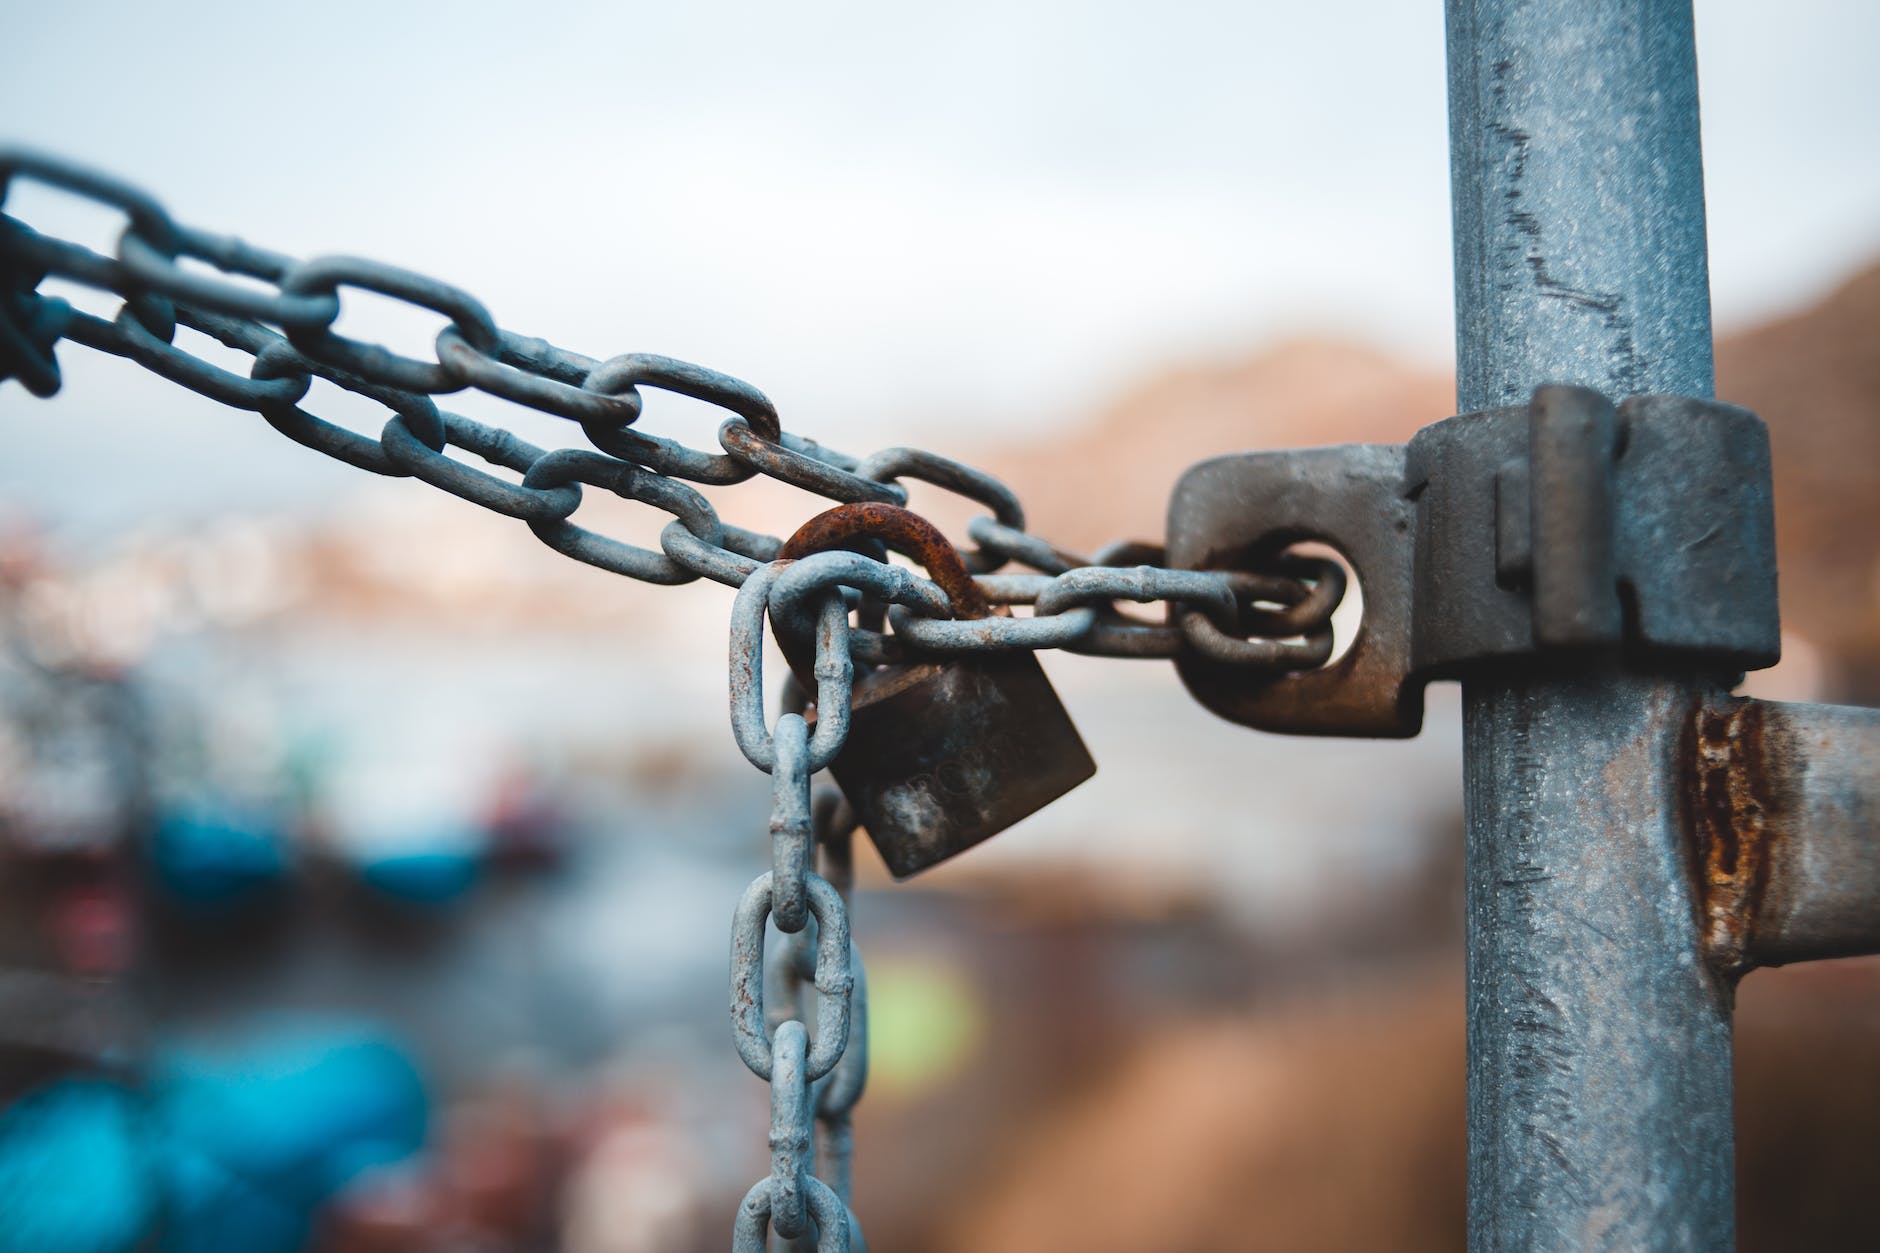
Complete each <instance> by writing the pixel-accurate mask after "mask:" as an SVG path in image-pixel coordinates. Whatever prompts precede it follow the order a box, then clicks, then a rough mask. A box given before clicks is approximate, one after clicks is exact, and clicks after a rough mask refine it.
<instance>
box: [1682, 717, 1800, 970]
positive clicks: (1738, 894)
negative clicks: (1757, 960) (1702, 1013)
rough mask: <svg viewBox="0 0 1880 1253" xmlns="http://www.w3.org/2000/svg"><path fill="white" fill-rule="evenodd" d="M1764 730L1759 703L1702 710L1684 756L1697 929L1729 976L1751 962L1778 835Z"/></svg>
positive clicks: (1715, 961) (1743, 968) (1769, 881)
mask: <svg viewBox="0 0 1880 1253" xmlns="http://www.w3.org/2000/svg"><path fill="white" fill-rule="evenodd" d="M1765 730H1766V728H1765V726H1764V708H1763V705H1762V704H1761V702H1758V701H1754V700H1737V701H1732V702H1730V703H1729V704H1727V705H1723V706H1704V707H1700V708H1699V709H1698V710H1697V712H1696V713H1695V714H1694V715H1693V716H1692V719H1691V740H1690V751H1689V752H1687V753H1686V754H1685V771H1686V777H1685V787H1686V801H1687V804H1688V805H1689V812H1690V834H1691V848H1690V852H1691V862H1692V873H1693V875H1694V877H1695V881H1696V889H1697V890H1696V892H1695V893H1694V895H1695V897H1696V901H1697V909H1698V927H1699V930H1700V931H1701V932H1702V934H1703V939H1704V947H1705V949H1706V950H1707V951H1708V952H1709V954H1710V957H1711V960H1712V962H1714V963H1715V964H1716V966H1717V967H1718V969H1719V970H1720V971H1722V972H1723V973H1725V974H1728V975H1740V974H1742V973H1744V972H1745V971H1747V970H1748V969H1749V967H1750V965H1751V964H1752V963H1751V962H1750V960H1749V953H1750V950H1751V949H1752V947H1753V945H1754V940H1755V927H1756V921H1757V919H1758V917H1759V916H1760V915H1761V914H1762V911H1763V906H1764V897H1765V896H1766V895H1767V894H1768V893H1769V891H1770V883H1771V881H1772V878H1773V875H1772V870H1773V866H1774V861H1775V856H1776V852H1777V850H1776V848H1775V844H1776V842H1777V840H1778V838H1779V835H1780V824H1779V823H1774V822H1772V821H1771V814H1772V812H1773V807H1772V803H1771V796H1770V793H1771V788H1770V778H1771V773H1770V761H1769V746H1768V742H1767V739H1766V736H1765Z"/></svg>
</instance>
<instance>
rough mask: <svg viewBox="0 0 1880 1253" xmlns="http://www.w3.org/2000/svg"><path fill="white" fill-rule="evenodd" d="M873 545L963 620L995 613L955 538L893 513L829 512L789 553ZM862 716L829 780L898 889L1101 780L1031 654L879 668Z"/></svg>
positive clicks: (806, 656) (801, 655) (798, 641)
mask: <svg viewBox="0 0 1880 1253" xmlns="http://www.w3.org/2000/svg"><path fill="white" fill-rule="evenodd" d="M866 540H879V541H881V542H882V543H884V544H886V545H887V546H888V547H889V548H892V549H894V550H895V551H896V552H899V553H903V554H905V555H906V556H908V557H910V558H912V559H913V560H914V561H916V562H918V563H920V564H921V565H922V566H924V567H925V568H926V570H927V574H928V576H929V577H930V578H931V579H932V580H933V582H935V583H936V584H938V585H939V586H940V588H941V590H943V591H945V592H946V594H947V596H948V598H949V599H950V600H951V601H952V604H953V610H954V614H955V616H956V617H962V618H983V617H986V616H988V615H990V614H991V613H992V612H993V609H992V607H991V606H990V605H989V604H988V603H987V602H986V598H985V596H984V595H983V594H982V593H981V592H980V590H979V588H978V585H976V584H975V583H974V582H973V579H972V576H971V574H969V573H968V572H967V569H966V565H965V562H964V560H963V559H962V558H961V556H960V553H959V551H958V550H957V549H956V548H954V547H953V545H952V543H951V542H949V541H948V540H947V538H946V536H944V535H942V534H941V533H940V531H939V529H938V528H937V527H935V526H934V525H933V524H932V523H930V522H928V521H927V520H926V519H925V518H922V517H920V516H919V515H918V514H915V513H911V512H909V511H908V510H906V509H900V508H897V507H895V506H893V505H884V504H873V503H864V504H852V505H842V506H839V507H837V508H835V509H831V510H829V511H827V512H826V513H822V514H819V515H817V516H816V517H814V518H812V519H810V521H809V522H807V523H806V524H804V526H803V528H802V529H801V530H799V531H798V532H797V533H796V534H795V535H793V536H791V537H790V540H789V542H788V543H786V544H785V545H784V547H783V551H782V552H781V553H780V554H779V555H780V556H782V557H785V558H791V559H797V558H802V557H806V556H808V555H809V554H811V553H815V552H822V551H825V550H828V549H832V548H847V547H852V546H854V545H856V544H858V543H859V542H861V541H866ZM774 621H775V619H774V617H773V622H774ZM777 637H778V642H779V644H780V645H781V646H782V647H783V650H784V656H785V657H786V658H787V659H788V660H789V661H790V664H791V667H792V669H794V670H795V671H796V672H797V674H798V675H799V676H807V675H808V674H809V667H810V663H811V657H810V652H809V649H808V647H807V642H808V641H807V638H806V637H805V636H804V635H802V634H801V633H799V632H795V631H792V630H791V629H790V625H789V624H778V631H777ZM812 687H813V685H812ZM851 708H852V710H853V715H852V719H851V722H850V727H849V735H848V739H847V741H846V742H845V743H844V744H843V747H842V750H841V752H839V753H838V754H837V755H836V758H835V761H834V762H833V763H832V764H831V765H830V773H832V774H833V775H835V779H836V782H837V784H839V785H840V786H841V788H842V792H843V794H844V795H845V796H847V797H848V800H849V804H850V806H851V807H852V808H853V809H854V810H855V813H856V816H857V817H859V818H860V819H861V823H862V827H863V829H864V830H866V831H867V832H868V835H869V838H870V839H872V840H873V841H874V842H875V847H876V848H877V849H878V850H880V852H881V859H882V861H884V862H886V863H887V866H888V870H889V872H890V873H892V874H893V875H894V877H895V878H897V879H905V878H907V877H908V876H909V875H913V874H918V873H919V872H920V871H922V870H925V869H926V868H927V867H929V866H932V865H934V864H935V863H937V862H942V861H945V860H946V859H947V858H949V857H954V856H957V855H958V854H960V853H962V852H964V851H965V850H967V849H969V848H971V847H972V846H973V845H975V844H978V843H981V842H982V841H984V840H987V839H990V838H991V837H992V836H994V835H997V834H998V833H999V832H1001V831H1003V830H1005V829H1006V828H1007V827H1009V826H1011V825H1012V824H1013V823H1015V822H1017V821H1019V820H1020V819H1021V818H1025V817H1028V816H1030V815H1031V814H1034V813H1036V812H1037V811H1038V810H1040V809H1043V808H1044V807H1045V806H1046V805H1049V804H1050V803H1051V802H1052V801H1054V800H1056V799H1057V798H1058V797H1060V796H1062V795H1064V794H1065V793H1066V792H1068V791H1070V790H1071V789H1072V788H1074V787H1076V786H1077V785H1078V784H1080V783H1082V782H1083V781H1084V780H1085V779H1088V778H1089V777H1090V776H1091V775H1093V774H1095V773H1096V772H1097V766H1096V763H1095V762H1094V761H1092V760H1091V758H1090V753H1089V750H1087V749H1086V748H1085V747H1084V742H1083V740H1082V739H1081V738H1080V737H1079V736H1078V734H1077V728H1076V727H1075V726H1073V725H1072V724H1071V719H1070V715H1069V714H1068V713H1066V712H1065V710H1064V705H1063V703H1062V702H1061V701H1059V700H1058V696H1057V692H1056V691H1054V690H1053V689H1052V687H1051V681H1050V680H1049V679H1047V678H1046V677H1045V673H1044V668H1043V667H1042V666H1040V665H1039V664H1038V659H1037V658H1036V657H1034V656H1033V655H1032V654H1031V653H1029V652H1000V653H977V654H971V655H968V656H962V657H955V658H948V659H945V660H937V661H912V662H906V663H898V664H893V665H884V666H877V667H875V668H873V669H872V670H868V671H862V672H858V673H857V675H856V683H855V695H854V699H853V701H852V702H851ZM811 716H813V714H812V715H811Z"/></svg>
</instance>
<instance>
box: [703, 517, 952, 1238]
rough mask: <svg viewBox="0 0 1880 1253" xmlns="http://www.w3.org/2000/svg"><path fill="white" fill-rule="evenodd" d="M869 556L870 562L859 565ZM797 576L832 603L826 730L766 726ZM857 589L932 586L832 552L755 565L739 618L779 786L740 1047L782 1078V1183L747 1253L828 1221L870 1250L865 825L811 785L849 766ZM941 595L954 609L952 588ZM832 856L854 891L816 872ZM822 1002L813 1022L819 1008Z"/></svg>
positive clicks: (820, 696)
mask: <svg viewBox="0 0 1880 1253" xmlns="http://www.w3.org/2000/svg"><path fill="white" fill-rule="evenodd" d="M854 563H860V565H859V567H855V568H852V567H854ZM792 576H795V581H796V588H795V591H794V595H795V596H796V597H797V598H799V599H800V598H803V597H807V596H811V595H817V596H820V598H821V607H820V609H819V611H818V612H817V613H816V615H815V624H816V661H815V665H814V672H815V678H816V688H817V722H816V729H815V732H814V733H812V732H811V730H810V727H809V723H808V721H807V720H806V719H805V718H804V716H803V715H802V714H801V713H797V712H785V713H783V714H782V715H780V716H779V717H778V719H777V721H776V724H775V725H774V726H773V727H771V728H770V729H768V730H766V729H765V725H764V724H765V715H764V710H763V646H764V637H763V623H764V619H765V617H766V615H767V614H772V615H775V614H778V613H779V605H780V604H781V603H782V600H783V597H784V595H785V591H784V585H785V583H786V582H787V581H788V580H789V579H791V577H792ZM844 580H857V581H860V582H862V583H863V584H864V586H868V587H870V588H871V589H872V590H876V591H880V592H883V593H884V594H889V595H896V596H898V597H901V598H903V599H910V600H916V601H918V600H919V599H920V597H921V592H922V589H921V587H920V585H921V584H923V583H924V582H925V581H924V580H921V579H917V578H916V577H915V576H913V575H911V574H909V573H908V572H907V571H905V570H900V569H897V568H895V567H892V566H888V565H885V564H883V563H881V562H875V561H870V560H868V559H867V558H864V557H861V556H858V555H857V554H854V553H835V552H831V553H818V554H816V555H815V556H814V557H810V558H806V559H804V560H802V561H776V562H771V563H770V564H768V565H765V566H763V567H762V568H760V569H759V570H757V571H755V572H754V573H753V574H752V576H751V577H750V578H748V579H747V580H745V582H744V585H743V586H742V587H741V588H740V589H739V590H738V597H737V602H736V604H735V605H734V609H733V617H732V628H731V667H730V668H731V673H732V675H733V683H732V705H733V725H734V728H735V729H736V735H737V738H738V744H739V747H740V748H741V749H743V751H744V753H745V755H746V756H747V757H749V758H750V760H751V763H752V764H753V765H755V766H757V767H758V768H759V769H762V770H767V771H768V772H769V773H770V777H771V807H770V844H771V869H770V872H769V873H768V874H765V875H762V876H760V877H759V878H757V879H756V880H754V881H753V882H752V884H751V886H750V887H749V888H748V889H747V890H746V891H745V894H744V898H743V900H742V901H741V902H740V903H739V905H738V909H737V913H736V914H735V915H734V917H733V921H732V928H731V1021H732V1029H733V1033H734V1036H735V1039H736V1042H737V1047H738V1054H739V1056H740V1057H742V1058H743V1060H744V1063H745V1065H746V1066H748V1067H750V1069H751V1070H752V1072H753V1073H755V1074H757V1075H758V1076H759V1077H760V1078H762V1079H765V1080H767V1081H768V1082H769V1084H770V1154H771V1159H770V1160H771V1165H770V1175H769V1177H768V1178H766V1179H764V1180H762V1181H760V1182H759V1183H758V1184H757V1185H756V1186H754V1187H753V1188H752V1190H751V1192H750V1194H749V1195H748V1196H747V1197H746V1198H745V1203H744V1205H743V1207H741V1209H740V1211H739V1218H738V1226H737V1228H736V1232H735V1236H734V1245H733V1247H734V1248H737V1249H746V1248H749V1249H762V1248H763V1247H764V1240H765V1232H766V1231H768V1230H774V1231H775V1232H776V1233H777V1235H778V1236H779V1237H780V1238H781V1239H783V1240H784V1241H786V1243H787V1246H788V1247H791V1248H806V1247H809V1246H808V1244H807V1241H808V1237H809V1234H810V1232H811V1230H812V1220H813V1223H814V1230H815V1231H816V1233H817V1239H816V1244H815V1246H814V1247H816V1248H817V1249H838V1250H848V1249H851V1248H856V1249H865V1245H864V1244H863V1242H862V1238H861V1226H860V1224H859V1223H858V1222H857V1221H856V1219H855V1216H854V1213H853V1211H852V1210H851V1209H850V1208H849V1156H850V1152H851V1137H850V1134H849V1113H850V1110H851V1109H852V1108H853V1107H854V1105H855V1102H856V1101H857V1100H858V1099H859V1098H860V1096H861V1089H862V1085H863V1082H864V1080H865V1077H866V1069H867V1052H866V1049H867V1045H866V1043H865V1037H866V1033H867V1030H868V1023H867V1016H866V1015H867V1000H866V993H865V992H858V988H860V987H861V984H862V979H861V957H860V954H859V953H858V952H857V951H856V948H855V945H854V943H853V942H852V941H851V939H850V933H849V919H848V888H849V884H850V882H851V880H852V863H851V862H850V859H849V849H848V840H849V839H850V837H851V836H852V834H853V832H854V829H855V824H854V822H853V821H849V822H848V823H847V825H846V829H842V828H841V827H839V825H838V813H837V808H836V807H835V806H833V805H832V804H831V803H830V802H828V801H827V800H822V801H820V802H819V801H818V800H817V799H816V798H814V797H813V796H812V794H811V788H810V779H811V776H812V775H813V774H815V773H816V771H818V770H820V769H822V768H823V767H824V766H826V765H827V764H828V763H829V761H831V760H833V759H834V757H835V755H836V754H837V753H838V752H840V751H841V749H842V745H843V742H844V740H846V739H847V736H848V726H849V706H850V702H851V700H852V698H853V692H854V667H853V664H852V662H851V660H850V658H849V650H848V632H849V608H848V602H847V600H846V599H845V598H844V595H843V592H842V587H841V582H842V581H844ZM929 586H930V585H929ZM931 594H933V595H939V596H940V597H941V598H942V599H943V600H944V593H941V592H940V591H939V589H937V588H933V589H932V593H931ZM838 832H839V834H840V841H841V844H842V847H841V849H840V850H839V851H838V850H836V849H835V848H834V845H835V844H836V843H837V837H838ZM819 848H821V849H822V850H823V852H824V855H825V867H826V868H828V869H830V870H832V871H833V872H834V873H835V874H837V876H838V877H839V879H840V880H841V884H842V886H841V887H840V888H838V887H837V886H835V885H834V884H832V883H831V882H830V881H829V880H828V879H826V878H824V877H823V876H822V875H820V874H818V873H816V872H815V871H813V870H812V869H811V868H810V866H811V861H812V859H813V858H814V857H815V855H816V853H817V851H818V849H819ZM767 921H769V922H774V923H776V926H777V930H778V931H779V932H780V933H782V935H783V937H784V946H783V948H784V951H783V953H782V961H781V963H780V965H779V968H778V973H779V974H780V976H781V978H782V982H783V988H784V995H783V997H782V998H781V999H782V1002H783V1003H782V1006H781V1008H782V1010H783V1014H782V1017H781V1020H780V1021H778V1022H777V1023H776V1025H775V1026H774V1027H773V1026H771V1025H770V1024H769V1020H768V1019H767V1017H766V1014H765V1007H764V980H765V962H764V950H765V923H766V922H767ZM812 924H813V927H814V940H813V943H812V940H811V934H812ZM812 954H813V956H812ZM811 997H813V999H814V1002H815V1005H814V1012H813V1015H812V1014H811V1012H810V1010H809V1007H808V1006H807V1005H805V1001H806V1000H807V999H810V998H811ZM812 1017H813V1021H814V1023H815V1030H814V1033H813V1034H812V1033H811V1030H810V1027H809V1025H808V1024H809V1022H810V1021H811V1020H812ZM813 1122H814V1123H815V1125H816V1128H817V1129H820V1131H821V1132H822V1134H821V1135H817V1134H816V1133H815V1130H813V1129H812V1123H813ZM812 1154H814V1156H813V1157H812ZM824 1170H831V1171H834V1172H835V1178H836V1186H835V1188H834V1190H833V1191H832V1190H831V1189H830V1188H829V1185H828V1184H827V1183H825V1182H824V1180H823V1179H822V1178H820V1177H819V1175H820V1174H821V1173H822V1172H823V1171H824ZM831 1197H833V1201H832V1200H831V1199H830V1198H831Z"/></svg>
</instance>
